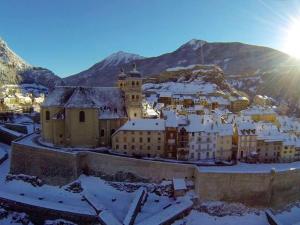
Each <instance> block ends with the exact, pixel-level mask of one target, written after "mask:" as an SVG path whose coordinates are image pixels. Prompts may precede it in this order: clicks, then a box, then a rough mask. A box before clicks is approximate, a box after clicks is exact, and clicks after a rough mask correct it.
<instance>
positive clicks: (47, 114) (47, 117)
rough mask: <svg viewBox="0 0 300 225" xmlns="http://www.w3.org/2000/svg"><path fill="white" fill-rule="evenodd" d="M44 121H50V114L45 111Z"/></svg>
mask: <svg viewBox="0 0 300 225" xmlns="http://www.w3.org/2000/svg"><path fill="white" fill-rule="evenodd" d="M46 120H50V112H49V111H46Z"/></svg>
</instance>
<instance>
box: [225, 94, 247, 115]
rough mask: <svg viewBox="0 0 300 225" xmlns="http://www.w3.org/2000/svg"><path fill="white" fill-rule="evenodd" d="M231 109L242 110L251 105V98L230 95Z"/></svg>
mask: <svg viewBox="0 0 300 225" xmlns="http://www.w3.org/2000/svg"><path fill="white" fill-rule="evenodd" d="M229 101H230V110H231V111H232V112H240V111H241V110H244V109H246V108H247V107H248V106H249V99H248V98H246V97H242V96H239V97H233V96H232V97H230V98H229Z"/></svg>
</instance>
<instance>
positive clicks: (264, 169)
mask: <svg viewBox="0 0 300 225" xmlns="http://www.w3.org/2000/svg"><path fill="white" fill-rule="evenodd" d="M273 169H274V170H275V171H287V170H295V169H300V161H298V162H292V163H268V164H263V163H260V164H259V163H258V164H248V163H238V164H237V165H234V166H207V167H203V166H202V167H201V166H200V167H199V170H200V171H201V172H212V173H213V172H216V173H217V172H224V173H268V172H270V171H271V170H273Z"/></svg>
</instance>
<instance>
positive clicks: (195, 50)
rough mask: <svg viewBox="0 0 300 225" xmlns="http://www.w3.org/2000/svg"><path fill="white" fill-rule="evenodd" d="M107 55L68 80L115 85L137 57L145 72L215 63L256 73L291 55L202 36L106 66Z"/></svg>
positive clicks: (230, 69) (233, 71)
mask: <svg viewBox="0 0 300 225" xmlns="http://www.w3.org/2000/svg"><path fill="white" fill-rule="evenodd" d="M106 61H107V59H104V60H103V61H101V62H100V63H98V64H96V65H94V66H92V67H91V68H90V69H88V70H85V71H83V72H81V73H79V74H76V75H73V76H70V77H67V78H65V79H64V80H65V81H66V83H68V84H72V85H76V84H79V83H82V82H83V84H84V85H92V86H99V85H105V86H111V85H113V84H114V82H115V81H116V75H117V73H118V71H119V69H120V68H121V67H124V68H125V69H126V68H130V64H131V63H132V62H133V61H134V62H135V63H136V64H137V66H138V69H139V70H140V71H141V72H142V74H144V75H145V76H151V75H154V74H159V73H160V72H162V71H164V70H167V69H168V68H173V67H185V66H189V65H194V64H215V65H218V66H219V67H220V68H221V69H222V70H223V71H224V73H225V75H230V74H242V75H247V74H253V73H255V72H258V71H261V72H263V71H268V70H271V69H273V66H274V65H280V64H283V63H285V64H286V63H288V62H289V61H290V57H289V56H288V55H286V54H284V53H282V52H279V51H277V50H274V49H271V48H266V47H260V46H254V45H247V44H242V43H236V42H233V43H209V42H205V41H201V40H191V41H189V42H187V43H186V44H184V45H182V46H181V47H179V48H178V49H177V50H175V51H173V52H171V53H166V54H163V55H160V56H157V57H150V58H142V59H133V60H131V61H130V62H128V63H123V62H119V63H115V64H109V65H107V66H103V65H104V64H105V62H106Z"/></svg>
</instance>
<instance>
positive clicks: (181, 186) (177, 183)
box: [173, 178, 187, 190]
mask: <svg viewBox="0 0 300 225" xmlns="http://www.w3.org/2000/svg"><path fill="white" fill-rule="evenodd" d="M173 185H174V190H186V189H187V187H186V183H185V180H184V179H183V178H173Z"/></svg>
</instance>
